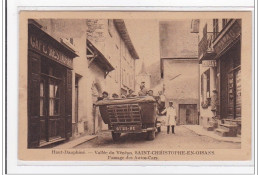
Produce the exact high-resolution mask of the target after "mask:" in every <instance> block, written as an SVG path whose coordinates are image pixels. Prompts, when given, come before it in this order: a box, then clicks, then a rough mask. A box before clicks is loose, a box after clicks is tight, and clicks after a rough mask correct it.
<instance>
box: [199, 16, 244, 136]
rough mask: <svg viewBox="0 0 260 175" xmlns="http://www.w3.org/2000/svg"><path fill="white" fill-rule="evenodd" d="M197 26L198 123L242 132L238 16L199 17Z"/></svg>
mask: <svg viewBox="0 0 260 175" xmlns="http://www.w3.org/2000/svg"><path fill="white" fill-rule="evenodd" d="M199 28H200V29H199V37H200V42H199V44H198V52H199V62H200V78H201V80H200V92H201V95H200V103H201V107H200V108H201V109H200V111H201V113H200V114H201V116H200V118H201V125H202V126H203V127H205V128H206V129H208V130H214V129H215V130H216V132H217V133H218V134H220V135H222V136H236V135H237V134H240V133H241V77H240V76H241V20H240V19H211V20H200V27H199ZM216 127H218V128H216Z"/></svg>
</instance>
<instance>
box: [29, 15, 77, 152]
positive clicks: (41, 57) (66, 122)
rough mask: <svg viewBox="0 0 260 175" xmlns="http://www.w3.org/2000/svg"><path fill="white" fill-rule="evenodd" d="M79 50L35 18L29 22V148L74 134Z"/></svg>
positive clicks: (41, 145) (44, 144) (64, 138)
mask: <svg viewBox="0 0 260 175" xmlns="http://www.w3.org/2000/svg"><path fill="white" fill-rule="evenodd" d="M76 56H77V54H75V51H74V50H72V49H71V48H69V47H68V46H66V45H64V44H62V43H60V42H59V41H57V40H56V39H54V38H53V37H52V36H50V35H49V34H47V33H45V32H44V31H43V30H42V29H41V26H40V25H39V24H38V23H36V22H35V21H33V20H29V24H28V147H29V148H36V147H43V146H46V145H49V144H51V143H54V142H58V141H62V140H66V139H68V138H69V137H71V136H72V68H73V58H74V57H76Z"/></svg>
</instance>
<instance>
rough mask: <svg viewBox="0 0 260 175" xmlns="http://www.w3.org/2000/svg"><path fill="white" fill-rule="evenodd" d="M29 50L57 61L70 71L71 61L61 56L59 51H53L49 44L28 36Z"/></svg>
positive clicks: (33, 36)
mask: <svg viewBox="0 0 260 175" xmlns="http://www.w3.org/2000/svg"><path fill="white" fill-rule="evenodd" d="M29 48H31V49H34V50H36V51H38V52H40V53H41V54H43V55H45V56H47V57H48V58H50V59H52V60H54V61H57V62H59V63H61V64H63V65H64V66H67V67H69V68H71V69H72V67H73V66H72V59H71V58H69V57H68V56H66V55H65V54H63V53H62V52H61V51H59V50H57V49H55V48H54V47H53V46H52V45H51V44H49V43H47V42H46V41H43V40H41V39H39V38H38V37H36V36H35V35H30V36H29Z"/></svg>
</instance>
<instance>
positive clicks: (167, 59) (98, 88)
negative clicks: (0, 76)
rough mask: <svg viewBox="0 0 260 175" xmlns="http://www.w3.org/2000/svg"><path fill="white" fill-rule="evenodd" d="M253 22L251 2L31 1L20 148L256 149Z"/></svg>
mask: <svg viewBox="0 0 260 175" xmlns="http://www.w3.org/2000/svg"><path fill="white" fill-rule="evenodd" d="M147 13H148V14H149V13H150V15H151V16H150V17H147V16H146V15H147ZM70 14H71V15H70ZM175 14H176V15H175ZM251 32H252V26H251V13H250V12H223V13H221V12H193V13H191V12H179V13H177V12H176V13H174V12H169V13H168V14H162V13H157V12H146V13H138V12H132V13H131V12H121V13H120V12H117V13H112V12H108V13H102V12H92V13H91V12H90V13H84V12H82V13H80V14H75V13H74V12H67V13H65V14H63V13H61V12H45V13H44V12H39V13H35V12H34V13H32V12H21V14H20V40H19V41H20V43H19V45H20V58H19V62H20V71H19V78H20V79H19V82H20V83H19V109H20V110H19V131H20V132H19V155H20V159H21V160H62V159H64V158H66V159H68V160H107V161H119V160H123V161H158V160H160V161H162V160H250V159H251V135H252V133H251V132H252V127H251V121H252V114H251V113H252V111H251V109H252V107H251V103H252V102H251V98H252V97H251V96H252V92H251V89H252V88H251V86H252V85H251V74H252V73H251V71H252V70H251V69H252V68H251V66H252V65H251V60H252V57H251V56H252V53H251V52H252V48H251V42H252V41H251V40H252V36H251ZM36 153H37V155H36ZM44 155H50V156H44ZM234 155H235V156H234Z"/></svg>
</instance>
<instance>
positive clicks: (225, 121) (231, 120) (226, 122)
mask: <svg viewBox="0 0 260 175" xmlns="http://www.w3.org/2000/svg"><path fill="white" fill-rule="evenodd" d="M224 124H230V125H232V124H236V123H235V122H234V119H224Z"/></svg>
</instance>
